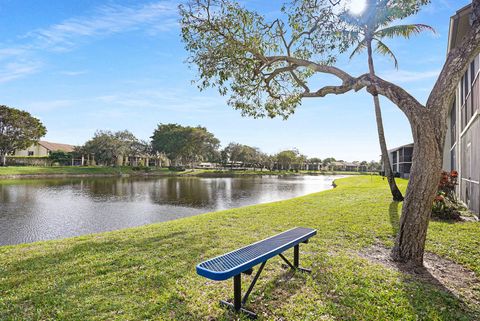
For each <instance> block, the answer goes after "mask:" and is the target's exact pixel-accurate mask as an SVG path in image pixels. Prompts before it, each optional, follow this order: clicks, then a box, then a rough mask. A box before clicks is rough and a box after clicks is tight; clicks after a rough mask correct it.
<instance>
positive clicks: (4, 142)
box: [0, 105, 47, 165]
mask: <svg viewBox="0 0 480 321" xmlns="http://www.w3.org/2000/svg"><path fill="white" fill-rule="evenodd" d="M46 133H47V129H46V128H45V126H43V124H42V123H41V122H40V120H39V119H37V118H35V117H33V116H32V115H30V113H28V112H26V111H23V110H18V109H15V108H11V107H8V106H5V105H0V156H2V163H3V165H5V163H6V158H5V157H6V155H8V154H10V153H13V152H14V151H15V150H17V149H25V148H27V147H29V146H30V145H32V144H33V143H36V142H37V141H38V140H39V139H40V138H41V137H43V136H45V134H46Z"/></svg>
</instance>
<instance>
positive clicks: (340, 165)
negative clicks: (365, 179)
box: [330, 161, 360, 172]
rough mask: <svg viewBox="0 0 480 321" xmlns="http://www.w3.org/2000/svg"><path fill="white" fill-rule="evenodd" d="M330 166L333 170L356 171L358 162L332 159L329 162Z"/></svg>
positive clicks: (358, 165)
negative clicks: (332, 160)
mask: <svg viewBox="0 0 480 321" xmlns="http://www.w3.org/2000/svg"><path fill="white" fill-rule="evenodd" d="M330 168H331V169H332V170H333V171H345V172H358V171H359V170H360V163H358V162H353V163H349V162H344V161H334V162H331V163H330Z"/></svg>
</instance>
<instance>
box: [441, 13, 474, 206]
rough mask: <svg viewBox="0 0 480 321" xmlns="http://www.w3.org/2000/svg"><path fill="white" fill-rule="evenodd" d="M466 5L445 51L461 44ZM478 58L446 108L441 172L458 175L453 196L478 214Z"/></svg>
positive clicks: (466, 26)
mask: <svg viewBox="0 0 480 321" xmlns="http://www.w3.org/2000/svg"><path fill="white" fill-rule="evenodd" d="M471 10H472V8H471V5H468V6H466V7H464V8H462V9H460V10H458V11H457V12H456V14H455V15H454V16H453V17H451V19H450V30H449V34H448V49H447V50H448V51H450V50H452V49H454V48H456V47H457V46H459V45H460V44H461V41H462V39H463V37H464V36H465V34H466V32H467V31H468V29H469V28H470V12H471ZM479 66H480V59H479V56H477V57H475V58H474V59H473V60H472V61H471V62H470V64H469V66H468V69H467V71H466V72H465V74H464V75H463V77H462V78H461V81H460V82H459V84H458V87H457V90H456V93H455V100H454V102H453V103H452V106H451V107H450V113H449V117H448V131H447V136H446V138H445V147H444V155H443V168H444V169H445V170H456V171H457V172H458V177H459V179H458V183H459V185H458V186H457V193H458V195H459V197H460V199H461V200H462V201H463V202H464V203H465V204H466V205H467V206H468V208H469V209H470V210H471V211H472V212H474V213H476V214H477V215H478V214H479V213H480V186H479V182H480V110H479V108H480V103H479V97H480V82H479V80H478V78H479Z"/></svg>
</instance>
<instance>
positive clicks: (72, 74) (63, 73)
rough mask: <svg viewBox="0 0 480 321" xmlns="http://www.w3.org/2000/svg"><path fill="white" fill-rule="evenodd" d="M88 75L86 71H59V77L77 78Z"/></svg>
mask: <svg viewBox="0 0 480 321" xmlns="http://www.w3.org/2000/svg"><path fill="white" fill-rule="evenodd" d="M86 73H88V71H87V70H64V71H60V74H61V75H65V76H72V77H73V76H79V75H84V74H86Z"/></svg>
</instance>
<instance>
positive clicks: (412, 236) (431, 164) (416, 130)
mask: <svg viewBox="0 0 480 321" xmlns="http://www.w3.org/2000/svg"><path fill="white" fill-rule="evenodd" d="M426 115H430V113H425V115H424V117H422V118H423V119H419V120H418V122H416V124H415V125H413V126H412V133H413V138H414V144H415V145H414V149H413V162H412V168H411V175H410V180H409V183H408V187H407V192H406V195H405V201H404V203H403V209H402V216H401V218H400V229H399V232H398V234H397V238H396V241H395V246H394V248H393V251H392V257H393V259H394V260H396V261H399V262H403V263H407V264H408V265H410V266H412V267H421V266H423V254H424V249H425V240H426V237H427V229H428V222H429V220H430V215H431V212H432V204H433V199H434V197H435V195H436V193H437V187H438V182H439V174H440V171H441V168H442V154H443V142H444V136H445V131H446V126H445V128H444V129H442V130H440V131H436V130H435V127H434V125H432V123H433V122H432V119H431V116H426ZM429 117H430V119H429ZM435 133H437V135H438V136H437V135H436V134H435Z"/></svg>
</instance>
